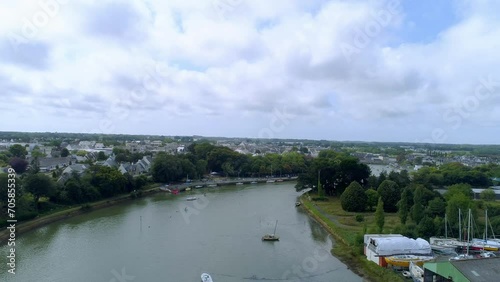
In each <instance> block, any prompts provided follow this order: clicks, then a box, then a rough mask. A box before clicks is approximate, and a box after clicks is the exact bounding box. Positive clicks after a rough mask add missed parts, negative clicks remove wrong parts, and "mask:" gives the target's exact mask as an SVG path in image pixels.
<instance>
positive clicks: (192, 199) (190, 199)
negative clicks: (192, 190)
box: [186, 197, 198, 201]
mask: <svg viewBox="0 0 500 282" xmlns="http://www.w3.org/2000/svg"><path fill="white" fill-rule="evenodd" d="M196 199H198V198H196V197H187V198H186V201H194V200H196Z"/></svg>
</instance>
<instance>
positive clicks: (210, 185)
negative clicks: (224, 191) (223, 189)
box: [208, 184, 217, 187]
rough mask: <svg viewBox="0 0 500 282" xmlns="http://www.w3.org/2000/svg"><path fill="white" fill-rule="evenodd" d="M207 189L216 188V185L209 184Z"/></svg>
mask: <svg viewBox="0 0 500 282" xmlns="http://www.w3.org/2000/svg"><path fill="white" fill-rule="evenodd" d="M208 187H217V184H209V185H208Z"/></svg>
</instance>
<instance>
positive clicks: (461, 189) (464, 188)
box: [444, 183, 473, 201]
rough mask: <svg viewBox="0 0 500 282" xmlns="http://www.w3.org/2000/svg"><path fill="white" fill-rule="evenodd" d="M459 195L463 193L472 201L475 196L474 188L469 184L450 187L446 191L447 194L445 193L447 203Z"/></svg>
mask: <svg viewBox="0 0 500 282" xmlns="http://www.w3.org/2000/svg"><path fill="white" fill-rule="evenodd" d="M457 193H461V194H463V195H464V196H466V197H468V198H470V199H472V195H473V193H472V187H471V186H470V185H469V184H465V183H460V184H454V185H451V186H448V188H447V189H446V192H445V193H444V198H445V199H446V200H447V201H449V200H450V198H451V197H452V196H453V195H455V194H457Z"/></svg>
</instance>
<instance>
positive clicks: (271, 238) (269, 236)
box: [262, 220, 280, 241]
mask: <svg viewBox="0 0 500 282" xmlns="http://www.w3.org/2000/svg"><path fill="white" fill-rule="evenodd" d="M276 227H278V221H277V220H276V225H275V226H274V233H273V234H266V235H264V236H262V241H279V240H280V237H279V236H276Z"/></svg>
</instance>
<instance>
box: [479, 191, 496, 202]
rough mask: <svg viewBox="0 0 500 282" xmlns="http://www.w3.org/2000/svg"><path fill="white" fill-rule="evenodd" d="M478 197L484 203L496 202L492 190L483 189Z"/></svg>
mask: <svg viewBox="0 0 500 282" xmlns="http://www.w3.org/2000/svg"><path fill="white" fill-rule="evenodd" d="M480 197H481V199H482V200H484V201H487V202H491V201H495V200H496V197H497V195H496V194H495V191H494V190H493V189H491V188H489V189H484V190H483V191H482V192H481V195H480Z"/></svg>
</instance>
